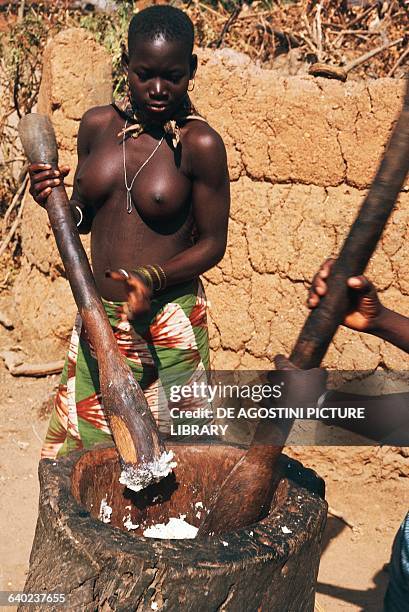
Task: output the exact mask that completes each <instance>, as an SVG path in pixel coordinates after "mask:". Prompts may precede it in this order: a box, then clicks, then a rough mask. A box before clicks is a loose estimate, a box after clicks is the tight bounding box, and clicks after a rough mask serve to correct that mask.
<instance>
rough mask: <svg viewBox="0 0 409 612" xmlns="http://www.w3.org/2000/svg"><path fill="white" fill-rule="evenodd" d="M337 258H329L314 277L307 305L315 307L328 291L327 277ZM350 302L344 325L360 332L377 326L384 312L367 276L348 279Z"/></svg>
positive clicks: (368, 330)
mask: <svg viewBox="0 0 409 612" xmlns="http://www.w3.org/2000/svg"><path fill="white" fill-rule="evenodd" d="M334 263H335V259H327V260H326V261H325V262H324V263H323V264H322V266H321V267H320V269H319V270H318V272H317V274H316V275H315V276H314V278H313V279H312V285H311V288H310V290H309V294H308V300H307V306H308V307H309V308H315V307H316V306H318V304H319V302H320V298H321V297H322V296H324V295H325V294H326V293H327V278H328V277H329V275H330V273H331V269H332V266H333V265H334ZM347 285H348V287H349V288H350V289H351V290H352V291H350V292H349V296H350V303H349V309H348V313H347V315H346V317H345V319H344V322H343V323H344V325H346V327H349V328H350V329H353V330H355V331H360V332H370V331H372V330H373V329H374V328H375V327H376V326H377V322H378V319H379V318H380V316H381V315H382V314H383V313H384V310H385V307H384V306H383V305H382V304H381V302H380V300H379V297H378V293H377V291H376V288H375V286H374V285H373V284H372V283H371V281H369V280H368V279H367V278H366V277H365V276H352V277H350V278H348V280H347Z"/></svg>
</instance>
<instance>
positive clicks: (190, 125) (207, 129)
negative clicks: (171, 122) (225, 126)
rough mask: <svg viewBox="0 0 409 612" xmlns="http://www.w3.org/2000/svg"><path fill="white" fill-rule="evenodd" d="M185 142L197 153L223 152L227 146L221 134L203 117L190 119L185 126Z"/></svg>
mask: <svg viewBox="0 0 409 612" xmlns="http://www.w3.org/2000/svg"><path fill="white" fill-rule="evenodd" d="M183 132H184V133H183V135H182V138H183V141H182V142H183V144H185V145H186V146H187V147H188V148H189V150H190V151H191V152H192V153H194V154H195V155H196V154H199V155H200V154H201V153H202V154H204V155H209V154H217V153H219V154H221V153H223V152H224V151H225V146H224V142H223V139H222V137H221V136H220V134H219V133H218V132H217V131H216V130H215V129H214V128H212V126H211V125H209V124H208V123H207V121H203V120H202V119H189V120H188V121H187V122H186V124H185V126H184V127H183Z"/></svg>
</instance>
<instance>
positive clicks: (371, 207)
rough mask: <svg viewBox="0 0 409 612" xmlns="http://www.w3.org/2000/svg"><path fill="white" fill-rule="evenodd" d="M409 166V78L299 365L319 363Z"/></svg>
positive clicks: (305, 331) (301, 341)
mask: <svg viewBox="0 0 409 612" xmlns="http://www.w3.org/2000/svg"><path fill="white" fill-rule="evenodd" d="M408 171H409V79H407V81H406V90H405V95H404V100H403V108H402V110H401V113H400V115H399V118H398V121H397V122H396V125H395V127H394V129H393V131H392V134H391V137H390V139H389V143H388V145H387V148H386V151H385V153H384V155H383V158H382V161H381V164H380V166H379V168H378V171H377V173H376V175H375V178H374V180H373V182H372V184H371V187H370V190H369V192H368V194H367V196H366V198H365V200H364V202H363V204H362V207H361V209H360V211H359V213H358V215H357V217H356V219H355V221H354V223H353V225H352V227H351V229H350V231H349V234H348V236H347V238H346V240H345V242H344V244H343V246H342V249H341V252H340V254H339V256H338V258H337V260H336V262H335V264H334V266H333V269H332V270H331V274H330V276H329V278H328V290H327V293H326V295H325V296H324V297H322V298H321V300H320V303H319V305H318V306H317V308H314V310H313V311H312V312H311V313H310V314H309V316H308V317H307V320H306V322H305V324H304V327H303V328H302V330H301V333H300V335H299V337H298V340H297V342H296V344H295V346H294V349H293V351H292V353H291V356H290V361H291V362H292V363H293V364H294V365H295V366H297V367H298V368H300V369H303V370H307V369H310V368H316V367H319V365H320V363H321V361H322V359H323V358H324V356H325V353H326V352H327V350H328V347H329V344H330V342H331V340H332V338H333V337H334V335H335V333H336V331H337V329H338V327H339V325H341V323H342V321H343V320H344V318H345V314H346V313H347V309H348V304H349V300H348V287H347V284H346V281H347V279H348V278H349V277H350V276H358V275H360V274H363V272H364V271H365V268H366V266H367V264H368V261H369V260H370V258H371V256H372V254H373V252H374V250H375V248H376V245H377V243H378V241H379V239H380V237H381V235H382V232H383V230H384V227H385V225H386V223H387V221H388V219H389V216H390V215H391V213H392V211H393V208H394V205H395V203H396V200H397V198H398V195H399V192H400V190H401V189H402V186H403V183H404V181H405V178H406V176H407V174H408Z"/></svg>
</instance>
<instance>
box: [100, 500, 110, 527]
mask: <svg viewBox="0 0 409 612" xmlns="http://www.w3.org/2000/svg"><path fill="white" fill-rule="evenodd" d="M111 514H112V508H111V506H108V503H107V500H106V497H104V499H102V500H101V505H100V507H99V517H98V518H99V520H100V521H102V522H103V523H110V522H111Z"/></svg>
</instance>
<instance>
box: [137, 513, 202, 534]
mask: <svg viewBox="0 0 409 612" xmlns="http://www.w3.org/2000/svg"><path fill="white" fill-rule="evenodd" d="M185 516H186V515H183V514H181V515H180V517H179V518H174V517H172V518H170V519H169V521H168V523H166V524H165V523H158V524H157V525H152V526H151V527H148V528H147V529H145V531H144V532H143V535H144V536H145V537H146V538H161V539H163V540H179V539H180V540H182V539H188V538H195V537H196V535H197V532H198V527H194V526H193V525H190V524H189V523H187V522H186V521H185Z"/></svg>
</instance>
